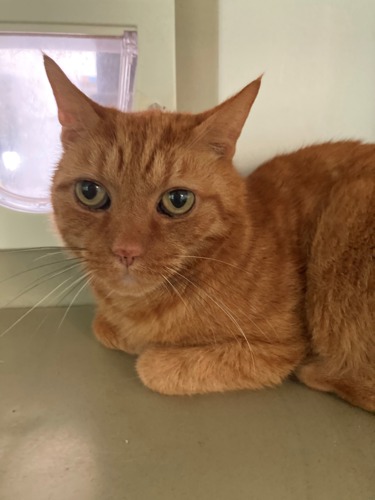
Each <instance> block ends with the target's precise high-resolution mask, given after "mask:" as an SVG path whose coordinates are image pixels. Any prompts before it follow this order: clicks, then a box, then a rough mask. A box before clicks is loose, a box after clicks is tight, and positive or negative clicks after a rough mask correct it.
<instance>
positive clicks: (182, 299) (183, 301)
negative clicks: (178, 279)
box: [160, 273, 188, 310]
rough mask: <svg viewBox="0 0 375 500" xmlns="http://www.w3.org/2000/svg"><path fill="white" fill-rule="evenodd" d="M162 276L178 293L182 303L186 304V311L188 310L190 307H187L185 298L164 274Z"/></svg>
mask: <svg viewBox="0 0 375 500" xmlns="http://www.w3.org/2000/svg"><path fill="white" fill-rule="evenodd" d="M160 275H161V276H162V277H163V278H164V279H165V281H166V282H167V283H169V285H170V286H171V288H172V289H173V290H174V291H175V292H176V294H177V295H178V296H179V297H180V299H181V301H182V303H183V304H184V306H185V308H186V310H187V309H188V306H187V303H186V302H185V300H184V298H183V297H182V295H181V294H180V292H179V291H178V289H177V288H176V287H175V286H174V285H173V283H171V281H170V280H169V279H168V278H167V277H166V276H164V274H161V273H160Z"/></svg>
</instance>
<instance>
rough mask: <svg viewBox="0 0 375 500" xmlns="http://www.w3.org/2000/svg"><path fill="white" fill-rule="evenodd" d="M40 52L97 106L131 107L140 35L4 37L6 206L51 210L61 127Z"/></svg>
mask: <svg viewBox="0 0 375 500" xmlns="http://www.w3.org/2000/svg"><path fill="white" fill-rule="evenodd" d="M42 52H44V53H46V54H47V55H49V56H50V57H52V58H53V59H54V60H55V61H56V62H57V63H58V64H59V66H60V67H61V68H62V69H63V71H64V72H65V73H66V74H67V76H68V77H69V78H70V79H71V80H72V82H73V83H74V84H75V85H77V86H78V87H79V88H80V89H81V90H82V91H83V92H84V93H85V94H87V95H88V96H89V97H90V98H92V99H93V100H94V101H97V102H99V103H100V104H103V105H106V106H113V107H116V108H118V109H121V110H123V111H128V110H130V109H131V107H132V97H133V88H134V76H135V69H136V63H137V34H136V32H135V31H125V32H124V33H123V35H122V36H118V37H117V36H110V37H106V36H98V37H92V36H86V35H55V34H53V35H52V34H51V35H40V34H6V33H0V205H2V206H5V207H7V208H11V209H13V210H18V211H22V212H33V213H47V212H50V211H51V203H50V195H49V192H50V184H51V178H52V175H53V171H54V168H55V166H56V164H57V162H58V160H59V158H60V156H61V146H60V125H59V123H58V120H57V108H56V103H55V100H54V97H53V94H52V90H51V88H50V86H49V83H48V80H47V77H46V74H45V71H44V66H43V58H42Z"/></svg>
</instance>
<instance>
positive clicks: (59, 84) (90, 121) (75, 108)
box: [43, 54, 102, 143]
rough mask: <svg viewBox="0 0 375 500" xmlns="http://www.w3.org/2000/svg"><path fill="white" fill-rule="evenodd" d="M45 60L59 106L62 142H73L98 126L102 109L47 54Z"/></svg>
mask: <svg viewBox="0 0 375 500" xmlns="http://www.w3.org/2000/svg"><path fill="white" fill-rule="evenodd" d="M43 59H44V67H45V69H46V73H47V77H48V80H49V83H50V84H51V87H52V91H53V95H54V96H55V100H56V104H57V109H58V118H59V122H60V124H61V126H62V134H61V139H62V142H63V143H65V142H72V141H74V140H75V139H76V138H77V137H78V136H79V135H81V134H82V133H84V132H85V131H88V130H90V129H92V128H94V127H95V126H96V125H97V124H98V122H99V120H100V115H101V109H102V108H101V106H99V104H96V103H95V102H93V101H91V99H89V98H88V97H87V96H86V95H85V94H84V93H83V92H81V91H80V90H79V89H78V88H77V87H76V86H75V85H73V83H72V82H71V81H70V80H69V79H68V77H67V76H66V75H65V73H64V72H63V71H62V69H61V68H60V67H59V66H58V65H57V64H56V63H55V61H54V60H53V59H51V58H50V57H48V56H46V55H45V54H44V55H43Z"/></svg>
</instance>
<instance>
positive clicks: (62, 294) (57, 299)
mask: <svg viewBox="0 0 375 500" xmlns="http://www.w3.org/2000/svg"><path fill="white" fill-rule="evenodd" d="M88 274H89V273H85V276H86V275H88ZM78 275H79V278H82V275H81V272H78V273H75V275H74V276H73V279H74V281H73V283H71V284H70V285H68V286H67V287H66V288H64V290H62V291H61V292H59V293H58V294H57V295H56V297H55V298H54V302H55V303H56V305H59V304H60V303H61V302H62V301H63V300H64V299H65V298H66V297H67V296H68V295H70V294H71V293H72V292H73V291H74V290H75V288H76V284H77V279H78V278H77V276H78ZM60 297H61V298H60Z"/></svg>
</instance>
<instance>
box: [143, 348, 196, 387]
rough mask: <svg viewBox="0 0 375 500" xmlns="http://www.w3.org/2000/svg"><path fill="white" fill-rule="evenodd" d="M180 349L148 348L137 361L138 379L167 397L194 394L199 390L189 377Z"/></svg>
mask: <svg viewBox="0 0 375 500" xmlns="http://www.w3.org/2000/svg"><path fill="white" fill-rule="evenodd" d="M179 353H180V349H173V348H162V347H149V348H148V349H146V350H145V351H144V352H143V353H142V354H141V355H140V356H139V357H138V360H137V364H136V369H137V372H138V375H139V378H140V379H141V381H142V382H143V383H144V385H145V386H146V387H148V388H149V389H151V390H152V391H155V392H159V393H160V394H166V395H169V396H181V395H186V394H190V395H191V394H196V393H199V392H200V390H199V388H198V387H196V386H195V384H194V381H193V379H192V378H191V377H189V370H188V369H187V366H186V365H185V362H184V359H181V356H179Z"/></svg>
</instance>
